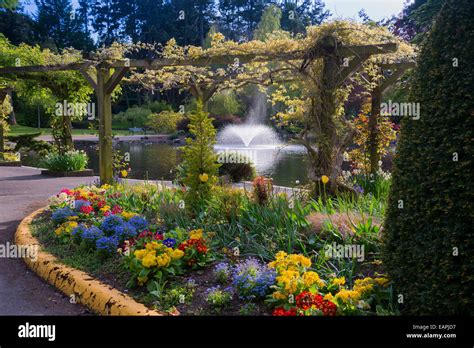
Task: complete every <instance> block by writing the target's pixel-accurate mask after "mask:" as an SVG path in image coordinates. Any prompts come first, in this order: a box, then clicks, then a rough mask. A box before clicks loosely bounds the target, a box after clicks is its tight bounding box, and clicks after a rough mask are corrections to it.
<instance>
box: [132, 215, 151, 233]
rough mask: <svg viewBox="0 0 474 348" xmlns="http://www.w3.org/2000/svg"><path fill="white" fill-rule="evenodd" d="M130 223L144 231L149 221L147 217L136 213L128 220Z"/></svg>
mask: <svg viewBox="0 0 474 348" xmlns="http://www.w3.org/2000/svg"><path fill="white" fill-rule="evenodd" d="M128 223H129V224H131V225H132V226H133V227H135V228H136V229H137V230H139V231H142V230H144V229H146V228H147V227H148V222H147V221H146V219H145V218H144V217H141V216H139V215H135V216H134V217H132V218H131V219H130V220H128Z"/></svg>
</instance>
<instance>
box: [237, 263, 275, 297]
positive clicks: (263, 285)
mask: <svg viewBox="0 0 474 348" xmlns="http://www.w3.org/2000/svg"><path fill="white" fill-rule="evenodd" d="M232 278H233V279H232V284H233V285H234V287H235V289H236V290H237V293H238V294H239V296H240V298H242V299H246V300H252V299H257V298H263V297H265V296H266V295H267V294H268V292H269V290H270V286H272V285H273V284H275V278H276V272H275V270H273V269H271V268H268V266H267V265H266V264H263V263H260V262H259V261H258V260H256V259H254V258H249V259H247V260H245V261H243V262H240V263H238V264H237V265H236V266H235V269H234V272H233V275H232Z"/></svg>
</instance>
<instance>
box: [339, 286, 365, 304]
mask: <svg viewBox="0 0 474 348" xmlns="http://www.w3.org/2000/svg"><path fill="white" fill-rule="evenodd" d="M359 297H360V293H359V292H357V291H354V290H346V289H341V290H340V291H339V292H338V293H337V294H336V296H335V298H336V299H341V300H342V301H343V302H348V301H349V300H354V301H356V300H358V299H359Z"/></svg>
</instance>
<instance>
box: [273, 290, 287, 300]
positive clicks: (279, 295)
mask: <svg viewBox="0 0 474 348" xmlns="http://www.w3.org/2000/svg"><path fill="white" fill-rule="evenodd" d="M272 297H273V298H275V299H277V300H285V299H286V295H285V294H283V293H281V292H280V291H275V292H274V293H273V294H272Z"/></svg>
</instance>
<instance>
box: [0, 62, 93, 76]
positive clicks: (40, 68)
mask: <svg viewBox="0 0 474 348" xmlns="http://www.w3.org/2000/svg"><path fill="white" fill-rule="evenodd" d="M93 64H94V63H93V62H91V61H84V62H80V63H71V64H57V65H30V66H11V67H3V68H0V74H17V73H34V72H50V71H66V70H80V69H87V68H89V67H90V66H91V65H93Z"/></svg>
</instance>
